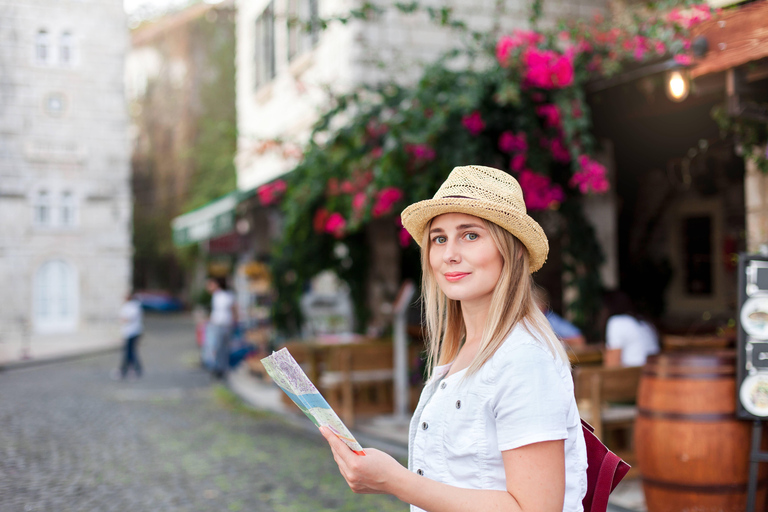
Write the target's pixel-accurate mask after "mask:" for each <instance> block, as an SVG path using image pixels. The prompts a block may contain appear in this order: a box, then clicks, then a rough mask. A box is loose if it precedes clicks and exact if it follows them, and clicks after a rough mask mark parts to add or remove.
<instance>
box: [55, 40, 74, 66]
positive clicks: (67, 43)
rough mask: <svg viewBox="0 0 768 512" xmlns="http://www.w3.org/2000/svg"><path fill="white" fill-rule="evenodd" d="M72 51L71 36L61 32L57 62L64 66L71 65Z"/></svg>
mask: <svg viewBox="0 0 768 512" xmlns="http://www.w3.org/2000/svg"><path fill="white" fill-rule="evenodd" d="M73 50H74V48H73V44H72V34H70V33H69V32H63V33H62V34H61V37H60V38H59V62H60V63H61V64H64V65H69V64H72V61H73V57H74V55H73Z"/></svg>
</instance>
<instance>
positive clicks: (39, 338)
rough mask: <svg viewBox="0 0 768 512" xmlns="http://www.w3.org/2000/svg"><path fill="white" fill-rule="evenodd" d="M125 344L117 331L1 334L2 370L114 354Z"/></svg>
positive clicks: (92, 330)
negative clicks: (26, 335) (26, 334)
mask: <svg viewBox="0 0 768 512" xmlns="http://www.w3.org/2000/svg"><path fill="white" fill-rule="evenodd" d="M122 344H123V341H122V339H121V337H120V332H119V330H118V329H117V328H113V329H91V330H88V331H81V332H77V333H68V334H49V335H41V334H33V335H30V336H29V337H28V338H26V337H23V336H21V335H18V334H10V333H0V369H2V368H6V367H11V366H26V365H30V364H38V363H44V362H49V361H60V360H62V359H65V358H71V357H80V356H82V355H83V354H90V353H97V352H109V351H114V350H118V349H120V347H121V346H122Z"/></svg>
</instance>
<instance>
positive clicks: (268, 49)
mask: <svg viewBox="0 0 768 512" xmlns="http://www.w3.org/2000/svg"><path fill="white" fill-rule="evenodd" d="M253 42H254V45H253V50H254V54H253V64H254V66H253V67H254V75H255V76H254V89H258V88H260V87H261V86H263V85H265V84H268V83H269V82H271V81H272V80H273V79H274V78H275V76H277V62H276V60H277V59H276V52H275V2H274V0H272V1H271V2H269V3H268V4H267V6H266V7H265V8H264V11H263V12H262V13H261V15H259V17H258V18H256V22H255V23H254V38H253Z"/></svg>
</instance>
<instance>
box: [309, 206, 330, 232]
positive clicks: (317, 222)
mask: <svg viewBox="0 0 768 512" xmlns="http://www.w3.org/2000/svg"><path fill="white" fill-rule="evenodd" d="M328 216H329V214H328V210H326V209H325V208H320V209H319V210H317V211H316V212H315V218H314V219H313V220H312V227H313V228H314V229H315V232H317V233H322V232H324V231H325V223H326V222H327V221H328Z"/></svg>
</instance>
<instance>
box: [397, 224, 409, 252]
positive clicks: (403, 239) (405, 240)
mask: <svg viewBox="0 0 768 512" xmlns="http://www.w3.org/2000/svg"><path fill="white" fill-rule="evenodd" d="M397 237H398V239H399V240H400V247H408V246H409V245H411V240H412V239H411V234H410V233H409V232H408V230H407V229H405V228H400V231H399V232H398V233H397Z"/></svg>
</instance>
